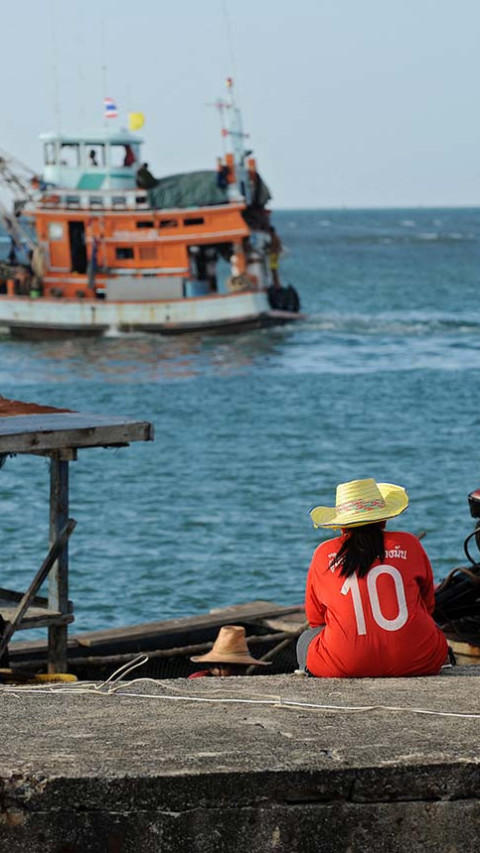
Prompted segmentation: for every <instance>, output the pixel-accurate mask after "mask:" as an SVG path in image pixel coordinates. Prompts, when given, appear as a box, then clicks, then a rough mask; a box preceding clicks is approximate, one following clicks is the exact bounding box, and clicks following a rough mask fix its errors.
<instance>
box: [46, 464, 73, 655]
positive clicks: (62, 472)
mask: <svg viewBox="0 0 480 853" xmlns="http://www.w3.org/2000/svg"><path fill="white" fill-rule="evenodd" d="M67 521H68V461H66V460H65V459H62V458H60V454H58V455H56V454H52V456H51V462H50V545H51V544H52V543H53V542H54V541H55V539H56V538H57V536H58V534H59V532H60V530H61V529H62V527H64V525H65V524H66V523H67ZM48 580H49V584H48V609H49V610H56V611H58V612H59V613H60V614H61V615H62V616H66V615H67V613H68V542H67V543H66V544H65V548H64V549H63V551H62V553H61V554H60V556H59V557H58V559H57V560H56V561H55V563H54V565H53V567H52V569H51V570H50V574H49V578H48ZM67 634H68V629H67V625H66V624H63V625H62V624H60V625H51V626H50V627H49V629H48V671H49V672H66V671H67Z"/></svg>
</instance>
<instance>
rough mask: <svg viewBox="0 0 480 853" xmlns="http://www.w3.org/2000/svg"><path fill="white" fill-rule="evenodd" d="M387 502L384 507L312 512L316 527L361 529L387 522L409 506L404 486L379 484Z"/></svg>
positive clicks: (330, 509) (321, 508)
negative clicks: (377, 522)
mask: <svg viewBox="0 0 480 853" xmlns="http://www.w3.org/2000/svg"><path fill="white" fill-rule="evenodd" d="M377 486H378V488H379V490H380V493H381V495H382V497H383V499H384V501H385V506H384V507H374V508H372V509H363V510H352V511H350V512H343V513H342V512H338V511H337V509H336V507H328V506H316V507H314V509H312V510H311V512H310V518H311V519H312V521H313V524H314V526H315V527H361V526H363V525H364V524H373V523H374V522H376V521H386V520H387V519H389V518H394V517H395V516H397V515H400V514H401V513H402V512H404V511H405V510H406V508H407V506H408V495H407V493H406V491H405V489H404V488H402V486H395V485H394V484H393V483H377Z"/></svg>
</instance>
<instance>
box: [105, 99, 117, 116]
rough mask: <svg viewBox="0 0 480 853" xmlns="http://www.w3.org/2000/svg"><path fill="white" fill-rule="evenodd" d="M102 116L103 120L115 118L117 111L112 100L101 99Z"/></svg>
mask: <svg viewBox="0 0 480 853" xmlns="http://www.w3.org/2000/svg"><path fill="white" fill-rule="evenodd" d="M103 116H104V118H117V117H118V110H117V105H116V103H115V101H114V100H113V98H104V99H103Z"/></svg>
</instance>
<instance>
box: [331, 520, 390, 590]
mask: <svg viewBox="0 0 480 853" xmlns="http://www.w3.org/2000/svg"><path fill="white" fill-rule="evenodd" d="M384 526H385V522H384V521H379V522H377V523H376V524H363V525H362V526H361V527H352V528H350V530H348V531H347V538H346V539H345V542H344V543H343V545H342V547H341V548H340V551H339V552H338V554H336V556H335V557H334V558H333V560H332V562H331V564H330V565H331V568H337V567H338V566H340V577H344V578H349V577H350V575H354V574H356V575H358V577H359V578H364V577H365V575H366V574H367V572H368V570H369V568H370V566H371V565H372V563H374V562H375V560H376V559H377V557H378V559H379V560H380V562H381V563H383V561H384V559H385V544H384V541H383V528H384Z"/></svg>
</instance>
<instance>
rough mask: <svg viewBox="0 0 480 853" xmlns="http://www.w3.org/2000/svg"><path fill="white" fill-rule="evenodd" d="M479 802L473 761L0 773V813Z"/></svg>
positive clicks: (479, 775) (478, 772)
mask: <svg viewBox="0 0 480 853" xmlns="http://www.w3.org/2000/svg"><path fill="white" fill-rule="evenodd" d="M466 799H473V800H475V799H480V764H476V763H471V762H465V761H459V762H458V763H452V762H448V763H443V762H441V763H433V764H427V763H425V764H421V765H417V766H414V767H408V766H403V767H398V766H394V765H391V766H383V767H378V766H372V767H364V768H352V769H344V768H335V767H332V768H331V769H328V770H326V769H320V770H297V771H284V770H281V771H261V772H258V771H249V772H240V773H238V772H235V771H226V772H224V773H222V772H214V773H212V772H208V773H200V774H199V773H195V774H186V773H182V775H174V776H173V775H167V776H165V775H159V776H151V775H149V776H144V777H142V776H133V775H132V776H122V777H100V776H97V777H95V776H90V777H79V778H71V777H70V778H65V777H63V776H58V777H48V778H46V777H45V776H42V775H41V774H22V773H15V774H12V775H8V776H0V810H1V811H2V812H3V813H6V812H9V811H19V812H21V811H28V812H36V811H42V812H44V811H50V812H52V813H53V812H60V811H72V810H73V811H76V810H78V809H80V810H81V811H88V810H92V811H98V810H99V809H104V810H106V811H122V812H125V811H129V810H131V809H135V808H138V802H139V801H141V803H142V809H143V810H147V811H162V810H166V811H176V812H183V811H188V810H190V809H199V808H201V809H213V808H219V807H222V808H232V807H234V808H238V809H243V808H258V807H265V806H266V805H267V804H270V805H271V806H274V805H285V804H286V805H301V804H315V803H319V804H320V803H323V804H331V803H352V804H353V803H357V804H361V803H364V804H367V803H371V804H375V803H400V802H412V801H422V802H434V801H440V800H448V801H454V800H466Z"/></svg>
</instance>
